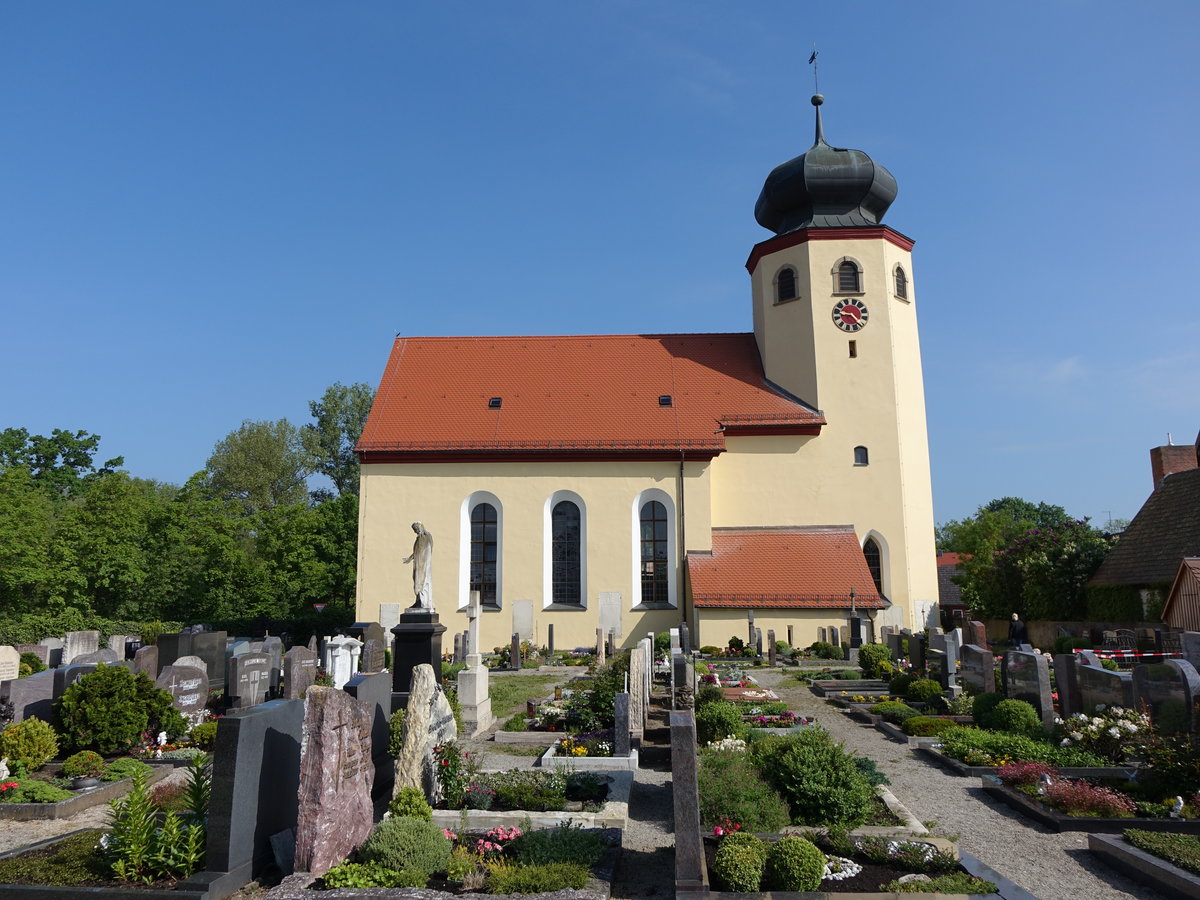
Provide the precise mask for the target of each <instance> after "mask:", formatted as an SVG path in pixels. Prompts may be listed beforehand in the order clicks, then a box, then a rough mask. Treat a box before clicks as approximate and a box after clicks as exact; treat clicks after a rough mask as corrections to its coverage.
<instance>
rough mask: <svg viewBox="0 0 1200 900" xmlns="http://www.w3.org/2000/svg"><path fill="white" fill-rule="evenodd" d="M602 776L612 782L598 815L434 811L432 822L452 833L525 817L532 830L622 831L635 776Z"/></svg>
mask: <svg viewBox="0 0 1200 900" xmlns="http://www.w3.org/2000/svg"><path fill="white" fill-rule="evenodd" d="M585 758H586V757H585ZM576 771H580V770H579V769H576ZM604 774H605V775H606V776H607V777H609V778H611V779H612V781H611V782H610V783H609V786H608V800H606V801H605V803H604V805H603V806H602V807H601V808H600V811H599V812H594V813H590V812H566V811H561V812H560V811H548V812H533V811H527V810H520V809H514V810H512V811H508V812H505V811H501V810H483V809H469V810H465V811H464V810H461V809H435V810H434V811H433V821H434V823H435V824H436V825H439V826H441V827H442V828H449V829H450V830H451V831H462V830H466V831H487V830H488V829H489V828H496V827H500V826H503V827H510V826H513V825H520V824H521V822H522V821H523V820H524V819H526V818H528V819H529V821H530V824H531V826H532V827H533V828H555V827H557V826H559V825H562V824H563V823H566V822H571V823H572V824H575V825H582V826H583V827H584V828H624V827H625V822H626V820H627V819H628V818H629V792H630V791H631V790H632V788H633V778H634V774H635V773H633V772H624V771H620V770H616V771H609V772H605V773H604ZM464 812H465V814H464Z"/></svg>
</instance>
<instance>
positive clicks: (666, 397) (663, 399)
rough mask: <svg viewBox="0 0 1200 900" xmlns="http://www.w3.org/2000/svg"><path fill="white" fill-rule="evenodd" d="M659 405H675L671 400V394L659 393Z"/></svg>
mask: <svg viewBox="0 0 1200 900" xmlns="http://www.w3.org/2000/svg"><path fill="white" fill-rule="evenodd" d="M658 405H659V406H674V403H673V402H672V400H671V395H670V394H659V395H658Z"/></svg>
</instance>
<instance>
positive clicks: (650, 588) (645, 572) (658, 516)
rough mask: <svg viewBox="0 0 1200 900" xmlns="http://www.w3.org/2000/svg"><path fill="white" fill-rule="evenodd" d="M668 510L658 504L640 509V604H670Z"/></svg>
mask: <svg viewBox="0 0 1200 900" xmlns="http://www.w3.org/2000/svg"><path fill="white" fill-rule="evenodd" d="M668 528H669V523H668V520H667V508H666V507H665V506H663V505H662V504H661V503H659V502H658V501H657V500H651V501H650V502H649V503H646V504H644V505H643V506H642V513H641V536H642V537H641V544H642V567H641V571H642V602H643V603H668V602H670V599H671V595H670V591H669V588H670V581H669V578H668V566H669V565H670V556H669V552H668V545H667V533H668Z"/></svg>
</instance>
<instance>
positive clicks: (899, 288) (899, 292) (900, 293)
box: [896, 266, 908, 300]
mask: <svg viewBox="0 0 1200 900" xmlns="http://www.w3.org/2000/svg"><path fill="white" fill-rule="evenodd" d="M896 296H897V297H900V298H901V299H903V300H907V299H908V276H907V275H905V274H904V268H903V267H902V266H896Z"/></svg>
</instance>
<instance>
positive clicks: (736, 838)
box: [713, 831, 767, 893]
mask: <svg viewBox="0 0 1200 900" xmlns="http://www.w3.org/2000/svg"><path fill="white" fill-rule="evenodd" d="M766 866H767V845H766V844H765V843H763V842H762V841H761V840H759V839H758V838H756V837H755V836H754V835H752V834H747V833H746V832H744V831H742V832H735V833H734V834H729V835H726V836H725V837H723V838H722V839H721V843H720V844H719V845H718V847H717V855H716V858H715V859H714V860H713V874H714V875H715V876H716V877H717V880H718V881H719V882H720V883H721V885H722V886H723V887H724V889H725V890H727V891H735V892H738V893H751V892H754V891H757V890H758V889H759V886H760V885H761V884H762V880H763V872H764V870H765V869H766Z"/></svg>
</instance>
